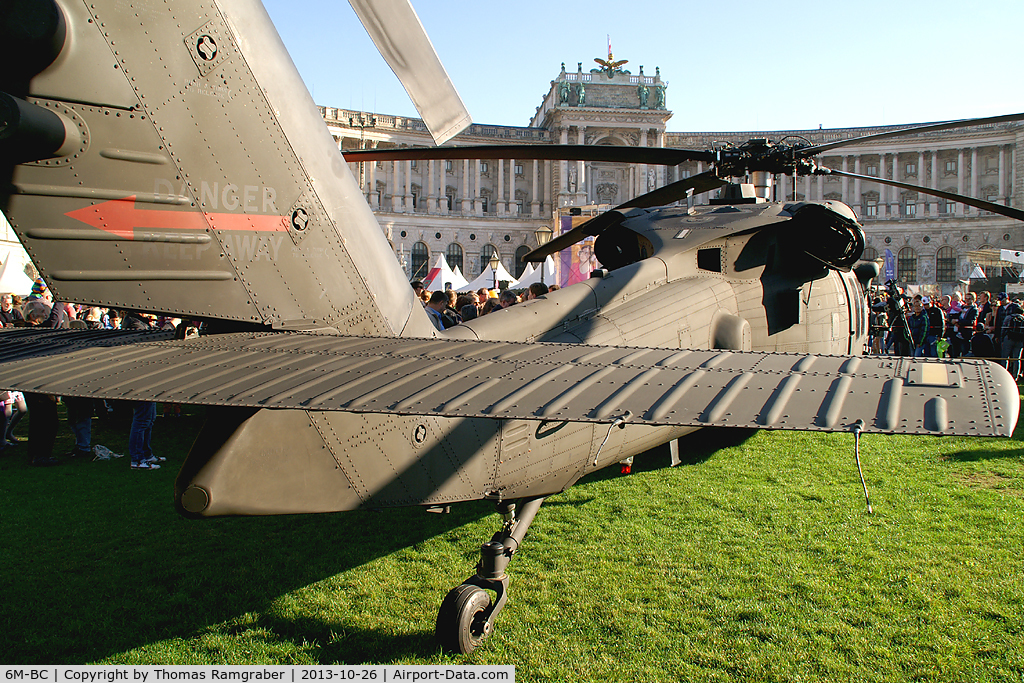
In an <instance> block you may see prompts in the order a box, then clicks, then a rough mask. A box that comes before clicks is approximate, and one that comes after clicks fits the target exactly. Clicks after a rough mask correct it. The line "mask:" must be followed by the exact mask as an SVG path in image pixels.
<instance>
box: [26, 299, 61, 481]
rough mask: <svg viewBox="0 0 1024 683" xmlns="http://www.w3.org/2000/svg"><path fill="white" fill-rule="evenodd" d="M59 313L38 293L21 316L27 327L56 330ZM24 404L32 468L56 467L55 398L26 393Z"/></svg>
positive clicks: (58, 323)
mask: <svg viewBox="0 0 1024 683" xmlns="http://www.w3.org/2000/svg"><path fill="white" fill-rule="evenodd" d="M38 282H41V280H40V281H37V284H38ZM33 290H35V287H34V286H33ZM59 311H60V309H58V308H57V307H56V306H51V305H50V304H49V303H47V302H46V300H45V299H44V298H43V296H42V292H41V291H40V292H38V296H36V297H35V298H33V299H30V300H28V301H26V302H25V306H24V310H23V311H22V313H24V315H25V323H27V325H28V326H31V327H53V328H56V327H60V320H61V316H60V312H59ZM55 313H56V315H54V314H55ZM65 326H66V325H65ZM25 404H26V406H27V408H28V413H29V419H28V455H29V459H30V461H31V463H32V465H33V466H34V467H52V466H54V465H59V464H60V461H59V460H57V458H55V457H53V444H54V442H55V441H56V440H57V424H58V423H57V397H56V396H51V395H50V394H36V393H26V394H25Z"/></svg>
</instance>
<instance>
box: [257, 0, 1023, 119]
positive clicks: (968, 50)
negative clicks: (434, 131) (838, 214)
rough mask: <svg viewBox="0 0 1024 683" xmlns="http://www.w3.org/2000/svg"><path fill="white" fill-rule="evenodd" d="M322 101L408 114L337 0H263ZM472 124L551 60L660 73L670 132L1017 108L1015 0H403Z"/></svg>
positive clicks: (1019, 15) (511, 97)
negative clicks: (608, 62)
mask: <svg viewBox="0 0 1024 683" xmlns="http://www.w3.org/2000/svg"><path fill="white" fill-rule="evenodd" d="M264 1H265V2H266V6H267V9H268V11H269V13H270V15H271V18H272V19H273V20H274V23H275V25H276V26H277V28H278V31H279V32H280V33H281V35H282V38H283V39H284V42H285V45H287V47H288V49H289V51H290V52H291V54H292V59H293V60H294V61H295V63H296V66H297V67H298V69H299V72H300V73H301V74H302V77H303V79H304V80H305V82H306V85H307V87H308V88H309V89H310V91H311V92H312V93H313V95H314V99H315V100H316V102H317V103H318V104H322V105H327V106H337V107H344V108H351V109H362V110H367V111H376V112H381V113H387V114H398V115H405V116H413V115H415V110H414V109H413V107H412V104H411V102H410V101H409V99H408V97H407V95H406V94H405V91H404V90H403V89H402V87H401V85H400V84H399V82H398V79H397V78H396V77H395V76H394V74H393V73H392V72H391V71H390V69H389V68H388V67H387V65H386V64H385V62H384V61H383V59H382V58H381V57H380V55H379V54H378V53H377V50H376V48H375V47H374V46H373V43H372V42H370V40H369V38H368V37H367V35H366V32H365V31H364V30H363V29H362V27H361V25H360V24H359V20H358V19H357V17H356V15H355V13H354V12H353V11H352V8H351V7H350V6H349V4H348V3H347V2H345V0H331V1H330V2H327V1H326V0H298V1H296V0H264ZM413 6H414V7H415V9H416V11H417V13H418V14H419V16H420V20H421V21H422V23H423V25H424V27H425V28H426V30H427V33H428V34H429V35H430V37H431V40H432V41H433V43H434V47H435V48H436V49H437V51H438V54H439V55H440V57H441V61H442V62H443V63H444V65H445V67H446V68H447V70H448V73H449V76H450V77H451V79H452V81H453V82H454V83H455V86H456V88H457V89H458V91H459V94H460V95H461V96H462V98H463V100H464V101H465V102H466V105H467V107H468V108H469V111H470V114H471V115H472V116H473V119H474V121H476V122H478V123H494V124H506V125H521V126H525V125H527V124H528V123H529V120H530V117H531V116H532V115H533V113H534V111H535V109H536V107H537V106H538V105H539V104H540V102H541V98H542V96H543V95H544V93H545V92H546V90H547V88H548V86H549V83H550V81H551V80H552V79H553V78H555V77H556V75H557V74H558V70H559V67H560V65H561V63H562V62H565V63H566V68H567V69H569V70H575V69H576V64H577V62H583V68H584V70H588V69H590V68H591V67H594V66H596V65H595V64H594V62H593V59H594V57H604V56H606V54H605V53H606V36H607V35H609V34H610V35H611V41H612V48H613V51H614V53H615V57H616V58H617V59H628V60H629V64H628V65H627V66H626V67H625V68H627V69H631V70H632V71H633V73H636V72H637V69H638V67H639V66H640V65H643V66H644V71H645V73H653V72H654V68H655V67H656V66H657V67H660V68H661V73H662V77H663V78H665V79H666V80H667V81H668V82H669V89H668V107H669V109H671V110H672V111H673V112H674V114H675V115H674V116H673V118H672V120H671V121H670V122H669V130H676V131H727V130H754V129H757V130H777V129H785V128H816V127H818V125H819V124H821V125H824V126H825V127H844V126H869V125H878V124H895V123H911V122H924V121H940V120H947V119H955V118H967V117H974V116H991V115H995V114H1006V113H1015V112H1024V76H1022V75H1021V59H1022V57H1024V51H1022V50H1021V48H1020V34H1019V31H1020V27H1021V25H1022V23H1024V1H1022V0H988V1H984V0H983V1H982V2H981V3H979V4H976V5H969V4H968V3H965V2H962V1H959V2H952V1H950V0H931V1H930V2H926V1H923V0H889V1H884V2H883V1H878V0H858V1H857V2H844V3H832V2H822V1H821V0H817V1H815V2H810V1H805V0H761V1H760V2H753V1H747V0H733V2H730V3H721V4H719V3H715V6H716V7H726V8H728V9H727V10H721V9H716V8H715V7H712V3H707V2H680V1H678V0H674V1H673V0H670V1H668V2H665V1H663V0H659V1H657V2H647V3H643V2H640V3H628V2H610V1H609V0H588V1H587V2H579V1H575V0H552V1H549V2H542V1H541V0H517V2H515V3H509V2H494V1H493V0H479V1H478V2H471V3H470V2H450V1H449V2H440V1H439V0H419V1H418V2H417V1H416V0H414V2H413Z"/></svg>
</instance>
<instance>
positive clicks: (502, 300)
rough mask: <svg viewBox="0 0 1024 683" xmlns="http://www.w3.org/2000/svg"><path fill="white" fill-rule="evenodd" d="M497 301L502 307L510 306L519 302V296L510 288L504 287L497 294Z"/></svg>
mask: <svg viewBox="0 0 1024 683" xmlns="http://www.w3.org/2000/svg"><path fill="white" fill-rule="evenodd" d="M498 303H499V304H501V307H502V308H512V307H513V306H515V305H516V304H517V303H519V297H517V296H516V293H515V292H513V291H512V290H511V289H506V290H505V291H503V292H502V293H501V294H499V295H498Z"/></svg>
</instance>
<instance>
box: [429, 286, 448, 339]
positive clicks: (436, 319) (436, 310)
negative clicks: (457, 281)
mask: <svg viewBox="0 0 1024 683" xmlns="http://www.w3.org/2000/svg"><path fill="white" fill-rule="evenodd" d="M424 308H425V310H426V311H427V315H428V316H429V317H430V322H432V323H433V324H434V327H435V328H437V330H438V331H441V330H445V329H447V328H446V327H445V323H444V316H442V315H441V314H442V313H443V312H444V310H445V309H446V308H448V295H447V294H445V293H444V292H434V293H433V294H431V295H430V299H429V300H428V301H427V305H426V306H425V307H424Z"/></svg>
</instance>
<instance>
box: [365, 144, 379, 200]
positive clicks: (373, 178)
mask: <svg viewBox="0 0 1024 683" xmlns="http://www.w3.org/2000/svg"><path fill="white" fill-rule="evenodd" d="M376 146H377V142H376V141H372V142H370V149H373V148H375V147H376ZM366 165H367V166H368V167H369V169H370V172H369V173H367V174H366V194H367V196H368V197H369V198H370V208H371V209H373V210H374V211H376V210H377V209H379V208H380V200H379V198H378V197H377V162H376V161H368V162H366Z"/></svg>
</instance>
